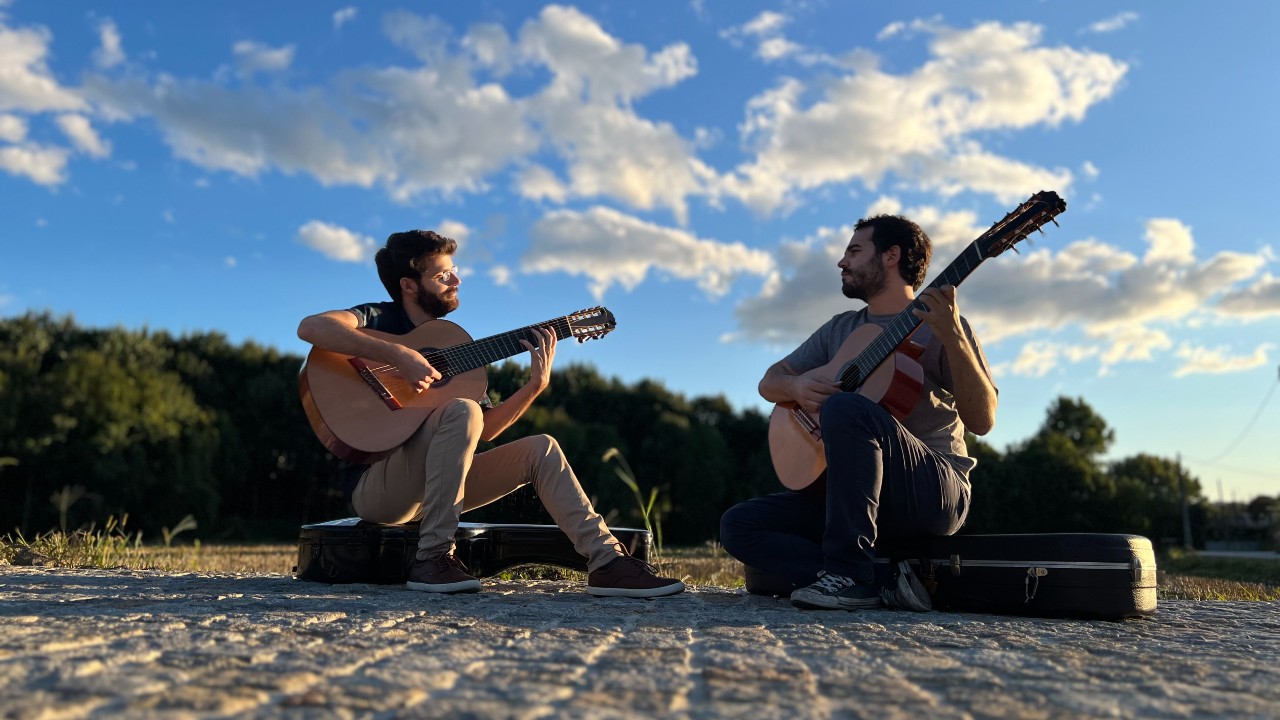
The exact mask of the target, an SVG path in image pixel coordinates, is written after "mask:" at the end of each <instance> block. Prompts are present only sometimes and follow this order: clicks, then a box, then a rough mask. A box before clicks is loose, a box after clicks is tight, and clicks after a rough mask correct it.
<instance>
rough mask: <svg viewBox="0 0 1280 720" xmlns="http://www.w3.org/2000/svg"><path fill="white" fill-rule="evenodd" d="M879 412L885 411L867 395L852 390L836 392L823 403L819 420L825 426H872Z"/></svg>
mask: <svg viewBox="0 0 1280 720" xmlns="http://www.w3.org/2000/svg"><path fill="white" fill-rule="evenodd" d="M877 412H885V411H884V409H883V408H881V407H880V406H879V405H878V404H876V402H875V401H874V400H872V399H871V398H868V397H867V396H865V395H859V394H858V393H852V392H842V393H836V394H835V395H832V396H831V397H829V398H827V400H826V402H824V403H823V404H822V411H821V413H820V415H819V422H821V424H822V425H823V427H836V426H837V425H855V426H870V425H872V424H873V422H874V420H873V419H874V417H875V414H876V413H877Z"/></svg>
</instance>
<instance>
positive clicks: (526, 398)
mask: <svg viewBox="0 0 1280 720" xmlns="http://www.w3.org/2000/svg"><path fill="white" fill-rule="evenodd" d="M456 250H457V242H456V241H454V240H453V239H451V238H447V237H444V236H442V235H439V234H437V233H434V232H431V231H427V230H411V231H408V232H399V233H394V234H392V235H391V236H390V237H388V238H387V243H386V246H385V247H383V248H382V249H380V250H378V253H377V255H376V256H375V258H374V260H375V262H376V264H377V266H378V277H379V278H380V279H381V280H382V284H383V286H384V287H385V288H386V289H387V293H388V294H389V295H390V296H391V298H392V301H391V302H374V303H365V304H363V305H357V306H355V307H353V308H350V309H348V310H331V311H328V312H323V313H319V314H317V315H311V316H309V317H307V318H305V319H303V321H302V322H301V324H299V326H298V337H300V338H302V339H303V340H305V341H307V342H309V343H311V344H312V345H315V346H317V347H320V348H323V349H325V350H329V351H332V352H335V353H341V354H343V355H350V356H355V357H361V358H366V359H369V360H375V361H378V362H382V363H386V364H387V365H390V366H392V367H394V368H396V371H397V372H398V373H399V375H400V376H402V377H403V378H404V379H405V380H406V381H408V382H409V384H410V385H411V386H416V387H417V388H418V390H419V391H420V392H421V391H425V390H428V389H429V388H430V387H431V385H432V383H434V382H435V381H437V380H440V379H441V377H442V376H441V374H440V372H439V371H438V370H437V369H436V368H434V367H432V366H431V364H430V363H428V362H427V360H426V358H424V357H423V355H422V354H421V353H420V352H418V351H417V350H415V349H413V348H410V347H407V346H405V345H400V344H398V343H395V342H389V341H387V340H383V339H380V338H378V337H375V336H374V335H371V334H368V333H364V332H361V330H364V329H368V330H375V331H378V332H379V333H385V334H388V335H404V334H406V333H409V332H411V331H412V330H414V329H415V328H417V327H418V326H419V325H422V324H423V323H427V322H430V321H432V320H436V319H439V318H442V317H444V316H445V315H448V314H449V313H450V312H452V311H454V310H456V309H457V308H458V288H459V287H460V286H461V284H462V279H461V278H460V277H459V276H458V268H457V266H455V265H454V264H453V254H454V252H455V251H456ZM520 343H521V345H523V346H524V347H525V348H526V349H528V350H529V352H530V377H529V381H528V382H527V383H526V384H525V385H524V386H522V387H521V388H520V389H519V390H517V391H516V392H514V393H512V395H511V396H510V397H508V398H506V399H505V400H504V401H503V402H501V403H499V404H497V405H494V404H493V403H491V402H490V401H489V398H488V397H487V396H485V395H481V396H480V397H474V398H473V397H459V398H452V399H447V400H445V401H444V402H443V403H441V404H440V405H439V406H438V407H436V408H435V409H434V410H433V411H432V412H431V413H430V414H429V415H428V416H427V418H426V420H425V421H424V422H423V424H422V426H421V427H420V428H419V429H418V430H417V432H415V433H414V434H413V435H412V436H411V437H410V438H409V439H408V440H406V441H405V443H404V444H403V445H401V446H400V447H399V448H397V449H395V450H394V451H393V452H392V453H391V454H390V455H388V456H387V457H385V458H383V459H381V460H379V461H377V462H375V463H373V464H371V465H351V466H349V467H348V468H347V469H346V482H345V483H344V485H345V487H344V490H346V492H347V493H348V497H349V498H350V500H351V503H352V505H353V506H354V507H355V510H356V514H358V515H359V516H360V518H361V519H363V520H366V521H368V522H375V523H386V524H397V523H404V522H413V521H416V522H418V523H419V526H418V536H419V541H418V551H417V555H416V558H415V562H414V563H413V565H412V566H411V567H410V569H409V576H408V582H407V583H406V585H407V587H409V588H410V589H412V590H420V591H424V592H437V593H456V592H476V591H478V590H479V589H480V581H479V580H478V579H476V578H475V577H474V576H472V575H471V574H470V573H469V572H468V570H467V568H466V566H465V565H464V564H463V563H462V561H460V560H459V559H458V558H457V557H456V556H455V555H454V552H453V550H454V542H453V538H454V533H455V531H456V530H457V527H458V518H459V515H460V514H461V513H463V512H465V511H467V510H472V509H474V508H477V507H481V506H483V505H487V504H488V503H491V502H493V501H494V500H497V499H498V498H500V497H502V496H504V495H507V494H508V493H510V492H512V491H514V490H515V489H517V488H519V487H520V486H522V485H524V484H526V483H530V482H532V483H533V485H534V488H535V489H536V490H537V493H538V497H539V498H540V499H541V500H542V503H543V505H545V506H546V508H547V510H548V511H549V512H550V513H551V517H552V518H553V519H554V520H555V522H556V524H557V525H558V526H559V527H560V529H561V530H563V531H564V532H565V534H566V535H568V536H569V538H570V539H571V540H572V541H573V545H574V548H575V549H576V550H577V551H578V552H579V553H581V554H582V555H583V556H584V557H586V558H587V572H588V576H587V591H588V592H589V593H591V594H592V595H602V596H621V597H658V596H661V595H672V594H675V593H678V592H680V591H682V590H684V584H683V583H681V582H680V581H679V580H674V579H671V578H661V577H657V575H656V573H655V572H654V570H653V568H651V567H650V566H649V565H647V564H646V563H644V562H641V561H640V560H638V559H636V558H633V557H631V556H630V555H629V554H627V552H626V550H625V548H624V547H623V545H622V543H620V542H619V541H618V540H617V539H616V538H615V537H614V536H613V534H612V533H611V532H610V531H609V528H608V527H606V526H605V523H604V520H603V519H602V518H601V517H600V515H599V514H598V513H596V511H595V510H594V509H593V508H592V507H591V502H590V501H589V500H588V499H587V496H586V494H585V493H583V491H582V487H581V486H580V485H579V484H578V479H577V477H576V476H575V475H574V473H573V469H572V468H571V467H569V463H568V462H567V461H566V460H565V457H564V453H563V452H562V451H561V449H560V446H559V444H557V443H556V441H555V439H554V438H551V437H549V436H547V435H538V436H534V437H526V438H521V439H519V440H515V441H513V442H510V443H506V444H504V445H500V446H498V447H496V448H494V449H492V450H489V451H487V452H483V453H476V446H477V444H478V443H479V442H480V441H481V440H486V441H488V440H492V439H494V438H495V437H497V436H498V435H499V434H500V433H501V432H502V431H503V430H506V429H507V428H508V427H510V426H511V424H512V423H514V422H515V421H516V420H518V419H519V418H520V416H521V415H523V414H524V412H525V411H526V410H528V409H529V407H530V405H532V404H533V401H534V398H536V397H537V396H538V394H539V393H541V392H542V391H543V390H544V389H546V387H547V385H548V384H549V383H550V380H551V365H552V361H553V360H554V358H555V352H556V335H555V333H554V332H553V331H551V330H550V329H545V328H539V329H535V330H534V331H533V333H532V334H531V336H530V337H529V338H528V339H522V340H521V341H520Z"/></svg>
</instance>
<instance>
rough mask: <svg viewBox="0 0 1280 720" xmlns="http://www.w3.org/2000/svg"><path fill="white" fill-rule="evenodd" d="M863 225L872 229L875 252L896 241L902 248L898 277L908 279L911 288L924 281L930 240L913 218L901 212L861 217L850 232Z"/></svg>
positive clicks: (917, 288)
mask: <svg viewBox="0 0 1280 720" xmlns="http://www.w3.org/2000/svg"><path fill="white" fill-rule="evenodd" d="M864 227H869V228H871V229H872V233H871V242H873V243H875V246H876V253H877V254H882V253H884V252H885V251H886V250H888V249H889V248H891V247H893V246H894V245H897V246H898V247H899V248H900V249H901V252H902V259H901V260H899V261H898V273H899V274H900V275H902V279H903V280H905V281H906V282H908V283H911V287H912V288H913V289H915V290H919V289H920V285H921V284H922V283H924V275H925V272H926V271H928V269H929V258H930V256H932V255H933V243H931V242H929V236H928V235H926V234H925V232H924V230H921V229H920V226H919V225H917V224H915V223H914V222H912V221H910V220H908V219H906V218H904V217H902V216H901V215H876V216H874V217H869V218H863V219H862V220H859V221H858V224H857V225H855V226H854V228H853V229H854V232H857V231H858V230H861V229H862V228H864Z"/></svg>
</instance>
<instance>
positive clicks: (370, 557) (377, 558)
mask: <svg viewBox="0 0 1280 720" xmlns="http://www.w3.org/2000/svg"><path fill="white" fill-rule="evenodd" d="M610 530H611V531H612V532H613V536H614V537H616V538H617V539H618V541H619V542H621V543H622V544H623V545H625V546H626V548H627V551H628V552H630V553H631V555H632V556H633V557H635V558H638V559H640V560H643V561H645V562H648V561H649V555H650V551H651V550H652V548H653V536H652V535H651V534H650V533H649V531H647V530H637V529H634V528H610ZM454 543H455V546H456V549H455V550H454V554H456V555H457V557H458V559H459V560H461V561H462V562H463V563H465V564H466V566H467V568H468V569H469V570H470V571H471V573H472V574H473V575H475V576H477V577H488V576H490V575H496V574H497V573H499V572H502V571H503V570H506V569H508V568H511V567H514V566H516V565H529V564H545V565H557V566H560V567H564V568H569V569H570V570H579V571H586V569H587V560H586V558H584V557H582V556H581V555H579V554H578V552H577V551H576V550H574V549H573V543H572V542H570V540H569V538H568V537H567V536H566V535H565V534H564V532H562V531H561V530H560V528H558V527H556V526H555V525H504V524H493V523H468V522H464V523H458V530H457V532H456V533H454ZM417 550H418V526H417V524H412V523H411V524H406V525H379V524H377V523H367V522H364V521H363V520H361V519H360V518H345V519H342V520H331V521H329V522H323V523H316V524H312V525H303V526H302V531H301V533H300V534H299V537H298V564H297V566H296V567H294V569H293V574H294V577H296V578H297V579H298V580H312V581H316V582H325V583H373V584H380V585H393V584H399V583H403V582H404V581H405V578H406V576H407V575H408V573H409V566H410V565H411V564H413V558H414V553H416V552H417Z"/></svg>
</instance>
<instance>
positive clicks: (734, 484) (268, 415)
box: [0, 313, 1213, 545]
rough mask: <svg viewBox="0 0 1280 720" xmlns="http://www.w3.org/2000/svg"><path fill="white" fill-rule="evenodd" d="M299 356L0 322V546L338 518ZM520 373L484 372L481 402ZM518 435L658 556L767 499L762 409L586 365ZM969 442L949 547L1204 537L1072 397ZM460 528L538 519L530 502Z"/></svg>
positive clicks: (219, 342) (211, 337) (240, 535)
mask: <svg viewBox="0 0 1280 720" xmlns="http://www.w3.org/2000/svg"><path fill="white" fill-rule="evenodd" d="M302 361H303V358H302V357H301V356H297V355H293V354H288V353H281V352H279V351H277V350H275V349H272V348H269V347H263V346H261V345H258V344H256V343H252V342H248V343H242V344H238V345H236V344H232V343H231V342H229V341H228V340H227V338H226V337H225V336H223V335H221V334H219V333H198V334H188V335H183V336H180V337H175V336H173V335H170V334H168V333H165V332H151V331H148V330H127V329H123V328H109V329H100V328H82V327H79V326H77V324H76V323H75V322H74V320H73V319H72V318H70V317H55V316H52V315H50V314H47V313H44V314H39V313H28V314H26V315H23V316H19V317H12V318H7V319H4V320H0V534H3V533H5V532H12V531H15V530H16V531H20V532H22V533H23V534H24V535H26V536H28V537H29V536H31V535H32V534H34V533H39V532H43V531H46V530H49V529H53V528H59V527H61V528H64V529H66V528H72V529H73V528H76V527H81V526H83V525H85V524H87V523H98V524H99V525H101V523H102V522H103V521H105V519H106V518H108V517H116V518H121V517H123V516H124V515H125V514H127V515H128V518H129V521H128V526H129V528H131V529H134V530H141V531H143V533H144V536H147V537H156V535H157V533H160V532H161V529H162V528H170V527H173V526H175V525H176V524H177V523H179V522H180V521H181V519H182V518H183V517H185V516H186V515H188V514H190V515H192V516H193V517H194V518H195V520H196V522H197V524H198V530H197V531H196V533H195V534H196V535H197V536H199V537H201V538H204V539H206V540H268V539H270V540H289V539H292V538H296V537H297V530H298V527H299V525H301V524H304V523H308V522H317V521H323V520H331V519H334V518H339V517H348V516H350V515H351V514H352V513H351V510H350V507H349V506H348V505H347V503H346V499H345V498H344V497H343V496H342V494H341V491H340V489H339V487H340V481H339V473H340V463H339V462H338V461H337V460H336V459H335V458H333V457H332V456H331V455H329V453H328V452H327V451H326V450H325V449H324V448H323V447H322V446H321V445H320V443H319V442H318V441H317V440H316V439H315V437H314V435H313V434H312V432H311V429H310V426H309V425H308V423H307V420H306V418H305V417H304V415H303V412H302V408H301V404H300V402H299V399H298V372H299V369H300V367H301V365H302ZM525 372H526V371H525V370H524V369H523V368H522V367H521V366H520V365H519V364H517V363H515V362H512V361H506V362H504V363H501V364H498V365H494V366H491V367H490V368H489V388H490V394H491V396H492V398H493V399H494V400H495V401H500V400H501V399H502V398H503V397H505V396H507V395H509V394H511V393H512V392H514V391H515V390H516V388H518V387H519V386H520V385H521V384H523V382H524V380H525ZM533 433H547V434H549V435H552V436H553V437H555V438H556V439H557V440H559V442H560V444H561V446H562V447H563V448H564V450H565V453H566V455H567V456H568V457H569V460H570V462H571V463H572V464H573V467H574V469H575V471H576V472H577V474H578V477H579V480H580V481H581V482H582V485H583V487H584V489H585V490H586V491H587V494H588V495H589V496H591V497H592V498H593V501H594V503H595V504H596V507H597V508H598V509H599V511H600V512H601V513H602V514H605V516H606V518H607V519H608V520H609V522H610V523H611V524H614V525H617V526H630V527H643V523H644V517H643V515H642V505H643V504H644V503H645V502H647V501H648V500H649V499H650V498H652V499H653V507H652V517H651V519H652V520H654V521H656V522H657V524H658V525H659V526H660V527H661V530H662V533H663V536H664V537H663V539H664V541H665V542H666V543H667V544H669V545H690V544H700V543H703V542H706V541H709V540H714V539H715V538H716V535H717V531H718V526H719V517H720V514H721V513H722V512H723V511H724V510H725V509H726V508H728V507H729V506H730V505H732V504H734V503H736V502H739V501H741V500H744V499H747V498H750V497H755V496H758V495H762V494H765V493H770V492H776V491H778V490H780V489H781V486H780V485H779V483H778V481H777V479H776V477H775V476H774V474H773V470H772V465H771V462H770V459H769V450H768V443H767V435H768V418H767V417H765V416H764V415H763V414H762V413H760V412H759V411H757V410H755V409H750V408H749V409H746V410H741V411H740V410H735V409H734V408H733V407H731V406H730V404H729V403H728V401H727V400H726V399H725V398H724V397H721V396H714V397H695V398H692V399H690V398H686V397H685V396H683V395H680V394H677V393H674V392H671V391H669V390H667V389H666V388H665V387H664V386H663V385H662V384H661V383H660V382H657V381H654V380H641V381H639V382H636V383H624V382H622V381H620V380H618V379H616V378H607V377H605V376H603V375H601V374H600V373H599V372H598V371H597V370H596V369H595V368H593V367H591V366H589V365H577V364H570V365H568V366H562V367H560V368H558V369H557V371H556V372H555V373H553V375H552V381H551V386H550V388H548V391H547V392H545V393H544V394H543V395H542V396H541V397H540V398H539V399H538V401H537V403H535V405H534V406H533V407H532V408H531V409H530V410H529V411H528V412H527V413H526V414H525V416H524V417H522V418H521V419H520V421H519V422H518V423H517V424H516V425H515V426H513V427H512V428H511V429H509V430H508V431H507V432H506V433H504V434H503V436H502V437H500V438H499V439H498V442H502V441H503V440H504V439H514V438H518V437H522V436H524V435H528V434H533ZM968 440H969V447H970V452H971V454H973V455H974V456H975V457H977V458H978V459H979V464H978V467H977V468H976V469H975V470H974V471H973V474H972V478H971V479H972V482H973V505H972V509H971V511H970V515H969V521H968V523H967V525H966V527H965V532H1066V531H1071V532H1131V533H1137V534H1141V535H1146V536H1147V537H1150V538H1152V539H1153V540H1156V541H1157V542H1159V541H1161V540H1162V539H1166V538H1175V539H1178V540H1179V541H1180V539H1181V537H1182V529H1183V507H1184V503H1183V497H1184V496H1185V498H1186V503H1185V505H1186V507H1187V508H1188V513H1187V517H1188V519H1189V521H1190V525H1191V527H1192V529H1193V532H1195V533H1196V535H1197V539H1198V540H1203V539H1204V537H1205V534H1206V532H1208V531H1209V529H1210V525H1211V523H1210V519H1211V515H1212V512H1213V510H1212V507H1211V506H1210V504H1209V503H1208V501H1207V500H1206V498H1205V497H1204V495H1203V491H1202V488H1201V484H1200V482H1199V480H1197V479H1196V478H1195V477H1192V476H1191V475H1190V474H1189V473H1187V472H1186V471H1185V469H1183V468H1182V467H1180V466H1179V464H1178V463H1177V462H1176V460H1170V459H1168V458H1159V457H1155V456H1151V455H1146V454H1139V455H1135V456H1132V457H1128V458H1124V459H1121V460H1118V461H1111V462H1106V461H1104V460H1103V459H1102V458H1103V456H1104V455H1105V453H1106V451H1107V449H1108V447H1109V445H1110V443H1111V442H1112V441H1113V440H1114V431H1112V430H1111V429H1110V428H1108V427H1107V425H1106V423H1105V421H1104V420H1103V419H1102V418H1101V417H1099V416H1098V415H1097V414H1096V413H1095V412H1094V411H1093V410H1092V408H1090V407H1089V406H1088V405H1087V404H1086V403H1085V402H1084V400H1083V399H1070V398H1059V399H1058V400H1056V401H1055V402H1054V403H1053V405H1052V406H1051V407H1050V408H1049V409H1048V411H1047V413H1046V419H1045V422H1044V424H1043V425H1042V426H1041V428H1040V429H1039V430H1038V431H1037V432H1036V433H1035V434H1034V435H1033V436H1032V437H1030V438H1028V439H1027V440H1025V441H1023V442H1020V443H1017V444H1015V445H1013V446H1011V447H1009V448H1007V449H1006V450H1005V451H1003V452H1001V451H999V450H997V449H995V448H993V447H991V446H990V445H988V444H986V443H983V442H982V441H980V440H978V439H976V438H973V437H970V438H968ZM481 449H482V450H483V449H485V447H482V448H481ZM611 449H614V450H616V452H614V453H609V451H610V450H611ZM607 455H608V456H607ZM620 470H621V471H624V473H630V474H631V475H632V476H633V477H634V480H635V483H636V485H637V488H636V489H635V490H633V488H631V487H629V486H628V485H627V484H626V483H625V482H624V481H623V480H622V479H621V478H620V477H619V475H620ZM655 491H656V492H655ZM638 496H639V498H638ZM463 519H464V520H476V521H484V522H545V523H550V522H551V521H550V518H549V517H547V516H546V514H545V511H543V510H542V509H541V507H540V505H539V503H538V501H537V499H536V497H534V496H533V493H532V490H531V489H530V488H525V489H522V490H521V491H518V492H517V493H515V494H513V495H512V496H509V497H508V498H505V499H503V500H500V501H499V502H497V503H494V504H493V505H491V506H488V507H486V508H482V509H480V510H477V511H475V512H474V513H468V514H467V515H465V516H464V518H463Z"/></svg>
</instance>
